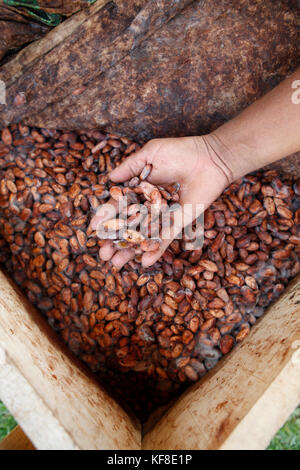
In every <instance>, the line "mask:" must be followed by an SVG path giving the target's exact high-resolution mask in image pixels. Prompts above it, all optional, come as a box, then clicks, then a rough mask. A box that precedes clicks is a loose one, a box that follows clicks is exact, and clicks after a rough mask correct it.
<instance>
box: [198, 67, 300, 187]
mask: <svg viewBox="0 0 300 470" xmlns="http://www.w3.org/2000/svg"><path fill="white" fill-rule="evenodd" d="M297 79H298V80H299V79H300V69H299V70H298V71H297V72H296V73H294V74H293V75H292V76H291V77H289V78H288V79H287V80H285V81H284V82H282V83H281V84H280V85H278V86H277V87H276V88H275V89H274V90H272V91H271V92H270V93H268V94H267V95H266V96H264V97H263V98H261V99H260V100H258V101H256V102H255V103H254V104H252V105H251V106H249V107H248V108H247V109H246V110H245V111H243V112H242V113H241V114H240V115H239V116H237V117H236V118H234V119H233V120H231V121H229V122H228V123H226V124H224V125H223V126H221V127H220V128H219V129H217V130H216V131H214V132H213V133H212V134H210V135H208V136H205V138H206V141H207V145H208V146H209V147H211V149H210V150H212V152H211V153H213V152H215V153H216V154H217V155H218V156H220V158H221V166H223V168H222V169H223V171H224V172H225V173H226V174H227V177H228V179H229V180H235V179H238V178H239V177H241V176H243V175H245V174H247V173H249V172H251V171H254V170H257V169H258V168H261V167H263V166H265V165H268V164H270V163H273V162H275V161H277V160H280V159H281V158H283V157H286V156H288V155H290V154H292V153H294V152H297V151H298V150H300V104H295V103H293V101H292V95H293V93H294V92H295V89H293V88H292V83H293V82H294V81H295V80H297Z"/></svg>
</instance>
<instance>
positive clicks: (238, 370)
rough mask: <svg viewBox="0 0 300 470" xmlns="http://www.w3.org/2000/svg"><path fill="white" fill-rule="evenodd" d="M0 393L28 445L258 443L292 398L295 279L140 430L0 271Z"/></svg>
mask: <svg viewBox="0 0 300 470" xmlns="http://www.w3.org/2000/svg"><path fill="white" fill-rule="evenodd" d="M0 399H1V400H2V401H3V402H4V403H5V404H6V406H7V407H8V408H9V410H10V411H11V412H12V414H13V415H14V416H15V418H16V419H17V421H18V422H19V424H20V426H21V427H22V429H23V430H24V432H25V433H26V434H27V436H28V437H29V439H30V440H31V441H32V443H33V444H34V446H35V447H36V448H37V449H53V450H54V449H74V450H75V449H98V450H101V449H103V450H104V449H109V450H124V449H127V450H128V449H132V450H133V449H150V450H162V449H164V450H178V449H180V450H192V449H224V450H225V449H265V448H266V446H267V445H268V443H269V441H270V440H271V438H272V437H273V435H274V434H275V433H276V431H277V430H278V429H279V428H280V427H281V425H282V424H283V423H284V421H285V420H286V419H287V417H288V416H289V415H290V413H291V412H292V411H293V410H294V408H296V406H297V405H298V404H299V402H300V277H298V279H296V280H295V281H294V282H292V284H291V285H290V287H289V288H288V289H287V291H286V292H285V293H284V294H283V296H282V297H281V298H280V299H279V300H278V301H277V302H276V303H275V304H274V305H272V306H271V307H270V308H269V310H268V311H267V313H266V314H265V315H264V316H263V318H262V319H261V320H260V321H258V322H257V324H256V325H255V326H254V327H253V328H252V330H251V333H250V335H249V336H248V337H247V338H246V339H245V340H244V342H243V343H241V344H240V345H239V346H237V347H236V348H235V349H234V350H233V351H232V352H231V353H230V354H229V355H228V357H226V358H224V359H223V360H221V361H220V363H219V364H218V365H217V367H215V368H214V369H213V370H212V371H211V372H210V373H209V374H207V375H206V376H205V377H204V379H202V380H201V381H200V382H198V383H197V384H195V385H193V386H191V387H190V389H189V390H187V392H186V393H185V394H183V395H182V396H181V397H180V398H179V399H178V400H177V401H176V402H175V403H173V404H172V406H170V408H169V409H168V410H161V412H156V413H155V414H154V415H153V416H152V417H151V419H150V420H149V422H148V423H147V424H146V426H144V428H143V429H141V426H140V424H139V423H138V422H137V420H136V419H135V418H134V417H133V416H130V415H129V414H127V413H126V412H125V411H124V410H123V409H122V408H121V407H120V406H119V405H118V404H117V403H116V402H115V401H114V400H113V399H112V398H111V397H110V396H109V395H108V394H107V393H106V392H105V391H104V390H103V389H101V387H100V386H99V384H98V383H96V382H95V381H94V379H93V377H92V376H91V375H90V374H89V373H87V372H86V370H85V369H84V368H83V366H82V365H81V364H80V363H78V362H77V361H76V359H74V358H73V357H72V356H71V355H70V353H69V352H68V351H66V350H65V348H64V347H63V346H62V345H61V343H60V342H59V340H58V338H57V337H56V335H55V333H53V332H52V330H51V329H50V328H49V327H48V325H47V324H46V321H45V320H44V319H43V318H42V317H41V315H40V314H39V313H38V312H36V310H35V309H34V308H33V307H32V306H30V305H29V303H28V302H27V300H26V299H25V298H24V296H23V295H22V294H21V293H20V292H19V291H18V289H17V288H16V286H15V285H14V284H13V283H12V282H11V281H10V280H8V279H7V277H6V276H5V275H4V274H3V273H2V272H0Z"/></svg>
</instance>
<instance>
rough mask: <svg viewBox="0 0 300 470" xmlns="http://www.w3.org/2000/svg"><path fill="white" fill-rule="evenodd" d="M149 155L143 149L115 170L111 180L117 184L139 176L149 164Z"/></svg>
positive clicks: (111, 174)
mask: <svg viewBox="0 0 300 470" xmlns="http://www.w3.org/2000/svg"><path fill="white" fill-rule="evenodd" d="M148 155H149V153H148V152H147V151H146V150H145V148H142V149H141V150H139V151H138V152H136V153H134V154H133V155H131V156H130V157H128V158H126V160H125V161H124V162H123V163H121V165H120V166H118V167H117V168H115V169H114V170H113V171H112V172H111V173H110V175H109V177H110V179H111V180H112V181H114V182H116V183H121V182H123V181H128V180H130V179H131V178H133V177H134V176H139V175H140V173H141V172H142V170H143V168H144V166H145V165H146V164H147V157H148Z"/></svg>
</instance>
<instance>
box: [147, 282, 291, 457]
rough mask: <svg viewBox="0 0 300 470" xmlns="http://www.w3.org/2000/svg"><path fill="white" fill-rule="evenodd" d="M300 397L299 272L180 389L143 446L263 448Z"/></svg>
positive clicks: (171, 447)
mask: <svg viewBox="0 0 300 470" xmlns="http://www.w3.org/2000/svg"><path fill="white" fill-rule="evenodd" d="M299 402H300V278H299V277H298V279H297V280H295V281H294V282H293V283H292V284H291V286H290V287H289V289H288V290H287V292H286V293H285V294H284V295H283V296H282V297H281V299H279V300H278V301H277V302H276V303H275V304H274V305H273V306H271V307H270V309H269V310H268V312H267V313H266V314H265V316H264V317H263V318H262V319H261V320H260V321H259V322H258V323H257V324H256V325H255V326H254V327H253V329H252V332H251V333H250V335H249V337H248V338H247V339H246V340H245V341H244V342H243V343H242V344H240V345H239V346H238V347H237V348H236V349H235V350H234V351H233V352H232V353H231V354H230V355H229V356H228V357H227V358H226V359H224V360H223V361H221V363H219V365H218V366H217V367H216V368H215V369H214V370H212V371H211V372H210V373H209V374H208V375H207V376H206V377H205V378H204V379H203V380H202V381H200V382H199V383H197V384H196V385H194V386H193V387H191V388H190V389H189V390H188V391H187V392H186V393H185V394H184V395H182V396H181V397H180V398H179V400H178V401H177V402H176V403H175V405H174V406H173V407H172V408H171V409H170V410H169V411H167V413H166V414H165V415H164V416H163V417H162V419H161V420H160V421H159V422H158V423H157V424H156V425H155V426H154V428H153V429H152V430H151V431H149V432H148V433H147V434H146V436H145V438H144V440H143V449H156V450H161V449H189V450H192V449H205V450H209V449H223V450H225V449H236V450H238V449H258V450H260V449H265V448H266V446H267V445H268V443H269V442H270V440H271V438H272V437H273V435H274V434H275V433H276V431H277V430H278V429H279V428H280V427H281V425H282V424H283V423H284V422H285V420H286V419H287V418H288V416H289V415H290V414H291V412H292V411H293V410H294V409H295V408H296V406H297V405H298V404H299Z"/></svg>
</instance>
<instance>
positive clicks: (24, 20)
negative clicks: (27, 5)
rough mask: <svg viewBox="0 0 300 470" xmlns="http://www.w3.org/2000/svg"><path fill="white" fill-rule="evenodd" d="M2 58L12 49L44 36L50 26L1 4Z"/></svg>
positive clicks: (0, 41)
mask: <svg viewBox="0 0 300 470" xmlns="http://www.w3.org/2000/svg"><path fill="white" fill-rule="evenodd" d="M0 31H1V36H0V60H1V59H2V58H3V57H4V55H5V54H6V53H7V52H8V51H9V50H12V49H16V48H18V47H21V46H23V45H24V44H28V43H29V42H32V41H35V40H36V39H40V38H41V37H43V36H44V35H45V34H46V33H47V32H48V31H49V28H48V27H47V26H45V25H40V24H39V23H36V22H34V21H32V19H30V18H28V17H26V15H24V14H22V12H20V11H18V10H17V9H15V8H12V7H8V6H3V5H0Z"/></svg>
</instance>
